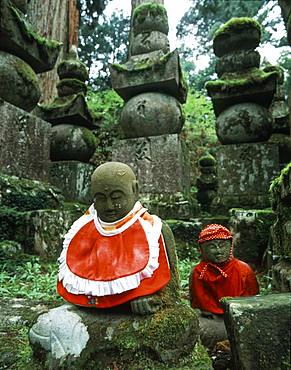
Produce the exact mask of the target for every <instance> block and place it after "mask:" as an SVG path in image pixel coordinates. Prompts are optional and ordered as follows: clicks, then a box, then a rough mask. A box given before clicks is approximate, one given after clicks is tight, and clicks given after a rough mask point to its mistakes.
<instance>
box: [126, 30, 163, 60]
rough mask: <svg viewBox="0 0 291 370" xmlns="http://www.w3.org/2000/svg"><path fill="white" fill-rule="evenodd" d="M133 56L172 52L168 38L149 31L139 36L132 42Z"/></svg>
mask: <svg viewBox="0 0 291 370" xmlns="http://www.w3.org/2000/svg"><path fill="white" fill-rule="evenodd" d="M130 48H131V55H138V54H146V53H151V52H152V51H155V50H162V51H163V53H165V54H166V53H168V52H169V51H170V45H169V40H168V36H167V35H165V34H164V33H162V32H159V31H149V32H143V33H140V34H138V35H137V36H135V37H133V39H132V41H131V45H130Z"/></svg>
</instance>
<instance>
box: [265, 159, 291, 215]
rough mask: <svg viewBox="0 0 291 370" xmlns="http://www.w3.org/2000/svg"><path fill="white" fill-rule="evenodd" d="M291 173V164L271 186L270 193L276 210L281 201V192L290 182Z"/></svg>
mask: <svg viewBox="0 0 291 370" xmlns="http://www.w3.org/2000/svg"><path fill="white" fill-rule="evenodd" d="M290 171H291V162H290V163H289V164H287V166H286V167H284V168H283V170H282V171H281V173H280V175H279V176H278V177H276V178H275V179H274V180H273V181H272V182H271V185H270V188H269V193H270V196H271V204H272V207H273V208H274V209H276V208H277V206H278V204H279V203H280V201H281V190H282V187H283V186H284V184H285V183H288V181H289V173H290Z"/></svg>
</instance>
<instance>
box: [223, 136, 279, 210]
mask: <svg viewBox="0 0 291 370" xmlns="http://www.w3.org/2000/svg"><path fill="white" fill-rule="evenodd" d="M216 159H217V176H218V198H219V199H218V202H217V203H220V205H225V206H226V207H227V208H228V207H229V208H234V207H239V208H266V207H268V204H269V202H268V190H269V186H270V182H271V181H272V180H273V179H274V178H275V177H276V176H277V175H278V173H279V157H278V147H277V146H276V145H274V144H269V143H256V144H255V143H254V144H240V145H225V146H220V147H218V148H217V151H216ZM231 204H232V206H231Z"/></svg>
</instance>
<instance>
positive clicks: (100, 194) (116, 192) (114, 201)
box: [91, 162, 138, 222]
mask: <svg viewBox="0 0 291 370" xmlns="http://www.w3.org/2000/svg"><path fill="white" fill-rule="evenodd" d="M91 191H92V194H93V196H94V206H95V209H96V210H97V213H98V215H99V217H100V218H101V219H102V220H103V221H107V222H113V221H116V220H118V219H121V218H122V217H124V216H125V215H126V214H127V213H128V212H130V210H131V209H132V208H133V206H134V204H135V202H136V201H137V195H138V187H137V181H136V177H135V174H134V173H133V171H132V169H131V168H130V167H129V166H128V165H126V164H124V163H121V162H107V163H104V164H102V165H100V166H99V167H97V168H96V170H95V171H94V172H93V175H92V177H91Z"/></svg>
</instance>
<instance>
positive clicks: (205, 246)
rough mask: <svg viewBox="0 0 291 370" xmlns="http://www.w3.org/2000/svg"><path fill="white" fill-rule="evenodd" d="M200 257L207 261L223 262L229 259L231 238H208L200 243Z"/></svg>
mask: <svg viewBox="0 0 291 370" xmlns="http://www.w3.org/2000/svg"><path fill="white" fill-rule="evenodd" d="M200 248H201V253H202V257H203V259H204V260H205V261H207V262H212V263H223V262H226V261H227V260H228V259H229V255H230V250H231V240H225V239H216V240H208V241H206V242H204V243H202V244H201V245H200Z"/></svg>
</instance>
